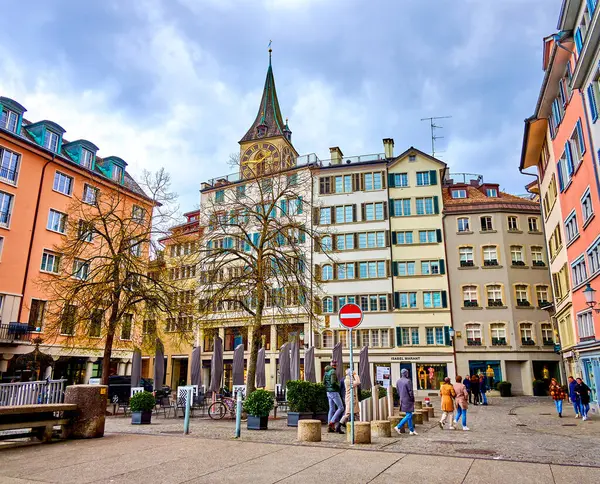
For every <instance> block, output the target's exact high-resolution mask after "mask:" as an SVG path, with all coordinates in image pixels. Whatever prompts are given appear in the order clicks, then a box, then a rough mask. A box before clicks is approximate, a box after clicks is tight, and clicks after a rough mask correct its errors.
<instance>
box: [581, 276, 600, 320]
mask: <svg viewBox="0 0 600 484" xmlns="http://www.w3.org/2000/svg"><path fill="white" fill-rule="evenodd" d="M583 294H584V295H585V302H586V304H587V305H588V306H589V307H590V308H592V309H593V310H594V311H596V312H597V313H600V308H598V309H596V308H595V307H594V306H596V304H598V303H597V301H596V289H594V288H592V286H590V283H589V282H588V283H587V284H586V286H585V289H584V290H583Z"/></svg>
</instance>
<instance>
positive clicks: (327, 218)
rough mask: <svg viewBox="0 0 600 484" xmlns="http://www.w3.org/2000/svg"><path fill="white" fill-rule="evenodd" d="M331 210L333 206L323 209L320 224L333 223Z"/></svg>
mask: <svg viewBox="0 0 600 484" xmlns="http://www.w3.org/2000/svg"><path fill="white" fill-rule="evenodd" d="M331 210H332V208H331V207H327V208H322V209H321V213H320V217H319V224H321V225H329V224H330V223H331Z"/></svg>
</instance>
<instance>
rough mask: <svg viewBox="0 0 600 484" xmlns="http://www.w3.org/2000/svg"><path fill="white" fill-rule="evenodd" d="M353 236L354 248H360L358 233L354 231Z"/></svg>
mask: <svg viewBox="0 0 600 484" xmlns="http://www.w3.org/2000/svg"><path fill="white" fill-rule="evenodd" d="M352 236H353V237H354V248H355V249H358V234H357V233H356V232H354V233H353V234H352Z"/></svg>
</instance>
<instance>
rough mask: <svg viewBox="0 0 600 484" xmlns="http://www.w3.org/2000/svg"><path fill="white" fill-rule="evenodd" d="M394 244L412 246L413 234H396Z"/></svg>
mask: <svg viewBox="0 0 600 484" xmlns="http://www.w3.org/2000/svg"><path fill="white" fill-rule="evenodd" d="M396 243H397V244H399V245H405V244H412V243H413V233H412V232H407V231H405V232H396Z"/></svg>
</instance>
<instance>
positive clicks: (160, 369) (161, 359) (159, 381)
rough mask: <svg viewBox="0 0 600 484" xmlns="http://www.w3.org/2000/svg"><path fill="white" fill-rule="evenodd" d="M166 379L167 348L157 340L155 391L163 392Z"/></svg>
mask: <svg viewBox="0 0 600 484" xmlns="http://www.w3.org/2000/svg"><path fill="white" fill-rule="evenodd" d="M164 379H165V347H164V346H163V344H162V341H161V340H160V339H158V338H156V353H155V354H154V391H158V390H162V387H163V381H164Z"/></svg>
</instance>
